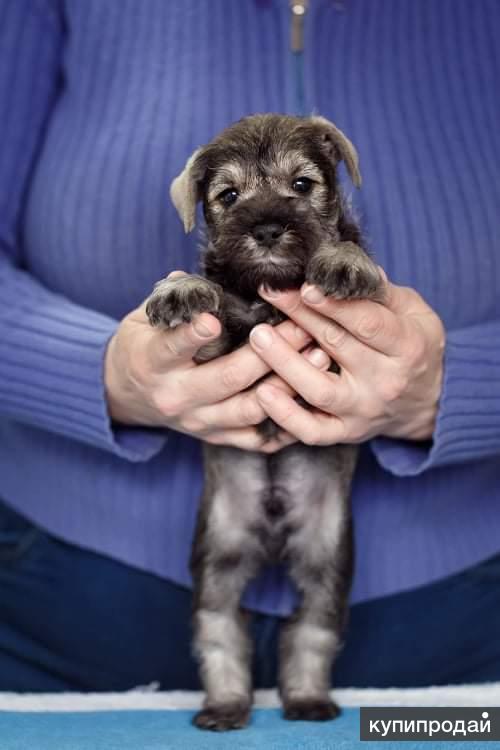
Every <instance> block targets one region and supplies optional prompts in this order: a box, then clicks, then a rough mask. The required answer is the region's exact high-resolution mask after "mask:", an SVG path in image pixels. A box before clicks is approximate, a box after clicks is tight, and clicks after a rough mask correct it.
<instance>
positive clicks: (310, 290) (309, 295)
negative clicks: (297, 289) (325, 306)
mask: <svg viewBox="0 0 500 750" xmlns="http://www.w3.org/2000/svg"><path fill="white" fill-rule="evenodd" d="M302 299H305V300H306V302H311V303H312V304H313V305H318V304H319V303H320V302H323V300H324V299H325V295H324V294H323V292H322V291H321V289H318V287H317V286H305V287H303V288H302Z"/></svg>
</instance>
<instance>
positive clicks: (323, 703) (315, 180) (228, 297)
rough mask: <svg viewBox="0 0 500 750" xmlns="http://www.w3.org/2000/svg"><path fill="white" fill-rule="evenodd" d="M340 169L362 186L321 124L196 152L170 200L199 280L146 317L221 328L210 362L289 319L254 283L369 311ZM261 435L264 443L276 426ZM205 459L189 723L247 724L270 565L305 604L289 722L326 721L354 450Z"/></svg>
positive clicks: (163, 292) (294, 645) (289, 667)
mask: <svg viewBox="0 0 500 750" xmlns="http://www.w3.org/2000/svg"><path fill="white" fill-rule="evenodd" d="M341 160H343V161H344V162H345V165H346V167H347V170H348V172H349V175H350V177H351V179H352V180H353V182H354V184H355V185H356V186H359V185H360V183H361V177H360V173H359V169H358V159H357V154H356V151H355V149H354V147H353V145H352V143H351V142H350V141H349V140H348V139H347V138H346V137H345V135H344V134H343V133H342V132H341V131H340V130H339V129H338V128H336V127H335V126H334V125H333V124H332V123H331V122H328V121H327V120H325V119H324V118H322V117H310V118H298V117H288V116H282V115H273V114H270V115H255V116H252V117H247V118H245V119H243V120H240V121H239V122H237V123H236V124H234V125H232V126H231V127H229V128H227V129H226V130H224V131H223V132H222V133H221V134H220V135H219V136H218V137H217V138H215V140H213V141H212V142H211V143H209V144H208V145H207V146H205V147H203V148H200V149H198V150H197V151H196V152H195V153H194V154H193V155H192V156H191V158H190V159H189V160H188V162H187V164H186V167H185V169H184V171H183V172H182V173H181V174H180V175H179V176H178V177H177V178H176V179H175V180H174V182H173V183H172V188H171V195H172V199H173V201H174V204H175V206H176V208H177V210H178V211H179V214H180V216H181V218H182V219H183V221H184V227H185V229H186V231H187V232H189V231H191V230H192V229H193V227H194V223H195V212H196V204H197V203H198V201H203V209H204V214H205V219H206V225H207V229H206V235H207V241H206V248H205V251H204V256H203V268H204V276H198V275H189V276H184V277H181V278H175V279H171V280H169V279H165V280H163V281H161V282H159V283H158V284H157V285H156V287H155V289H154V291H153V293H152V295H151V297H150V298H149V301H148V304H147V313H148V316H149V319H150V321H151V323H152V324H153V325H155V326H156V325H161V326H169V327H173V326H176V325H178V324H179V323H181V322H183V321H190V320H192V319H193V317H195V316H196V315H198V314H199V313H201V312H209V313H212V314H213V315H215V316H217V317H218V318H219V320H220V321H221V324H222V333H221V336H220V337H219V338H218V339H217V340H216V341H215V342H213V343H210V344H209V345H207V346H205V347H203V348H202V349H201V350H200V351H199V352H198V354H197V358H196V359H197V361H198V362H203V361H207V360H209V359H212V358H214V357H217V356H219V355H221V354H225V353H227V352H229V351H231V350H233V349H235V348H236V347H238V346H240V345H241V344H242V343H244V342H245V341H246V339H247V336H248V334H249V332H250V330H251V329H252V327H253V326H255V325H256V324H257V323H262V322H269V323H272V324H276V323H278V322H279V321H280V320H283V316H282V314H281V313H279V312H278V311H277V310H276V309H275V308H273V307H272V306H271V305H269V304H268V303H266V302H264V301H263V300H262V298H261V297H259V294H258V288H259V286H260V285H261V284H266V285H267V286H269V287H271V288H276V289H292V288H298V287H300V285H301V284H302V283H303V282H304V281H308V282H310V283H312V284H316V285H317V286H319V287H320V288H321V289H322V290H323V291H324V292H325V294H327V295H331V296H333V297H335V298H336V299H351V298H372V299H375V298H377V297H378V295H379V291H380V276H379V273H378V270H377V267H376V265H375V264H374V262H373V261H372V260H371V259H370V258H369V257H368V255H367V254H366V253H365V251H364V250H363V249H362V248H361V245H360V241H361V240H360V232H359V230H358V228H357V226H356V225H355V224H354V223H353V222H352V220H351V219H350V218H349V217H348V215H347V212H346V208H345V204H344V200H343V198H342V194H341V191H340V188H339V185H338V181H337V174H336V170H337V164H338V162H339V161H341ZM337 372H338V369H337ZM260 428H261V434H262V439H263V441H265V439H266V437H268V436H269V435H270V434H272V432H273V424H272V423H271V422H270V420H267V421H266V423H264V424H263V425H261V426H260ZM204 451H205V453H204V455H205V476H206V481H205V488H204V493H203V498H202V502H201V506H200V510H199V516H198V527H197V532H196V537H195V540H194V544H193V551H192V559H191V569H192V574H193V579H194V627H195V649H196V654H197V656H198V659H199V661H200V664H201V677H202V682H203V685H204V687H205V690H206V700H205V703H204V707H203V709H202V710H201V711H200V712H199V713H198V714H197V715H196V717H195V719H194V721H195V724H196V725H197V726H198V727H201V728H205V729H213V730H226V729H236V728H239V727H243V726H244V725H245V724H246V723H247V722H248V719H249V715H250V709H251V703H252V686H251V653H252V650H251V643H250V639H249V635H248V632H247V628H246V622H245V616H244V614H243V612H242V610H241V609H240V598H241V595H242V592H243V590H244V588H245V586H246V584H247V583H248V581H249V580H250V579H251V578H253V577H254V576H255V575H256V574H257V572H258V571H259V569H260V568H261V567H262V566H263V565H264V564H268V563H271V564H272V563H277V562H286V563H287V565H288V569H289V573H290V576H291V577H292V579H293V581H294V583H295V585H296V588H297V590H298V592H299V593H300V595H301V603H300V605H299V607H298V609H297V611H296V612H295V613H294V615H293V616H292V617H291V618H289V620H288V621H287V622H286V624H285V625H284V626H283V629H282V633H281V639H280V673H279V688H280V693H281V697H282V701H283V705H284V714H285V717H286V718H288V719H308V720H326V719H332V718H334V717H335V716H336V715H337V714H338V713H339V709H338V706H337V705H336V704H335V703H334V702H333V701H332V700H331V699H330V696H329V688H330V680H331V667H332V663H333V660H334V657H335V655H336V653H337V651H338V649H339V647H340V643H341V634H342V629H343V627H344V624H345V620H346V613H347V599H348V593H349V588H350V583H351V575H352V530H351V513H350V504H349V490H350V484H351V479H352V475H353V472H354V468H355V463H356V448H355V446H351V445H336V446H327V447H325V446H323V447H320V446H311V445H304V444H295V445H292V446H288V447H286V448H283V449H282V450H281V451H279V452H278V453H275V454H273V455H266V454H264V453H258V452H250V451H242V450H238V449H236V448H231V447H227V446H214V445H208V444H205V448H204Z"/></svg>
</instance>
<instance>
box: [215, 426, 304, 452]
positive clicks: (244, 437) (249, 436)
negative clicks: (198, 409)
mask: <svg viewBox="0 0 500 750" xmlns="http://www.w3.org/2000/svg"><path fill="white" fill-rule="evenodd" d="M204 441H205V442H206V443H210V444H212V445H231V446H233V447H235V448H240V449H241V450H245V451H258V452H260V453H275V452H276V451H278V450H281V448H284V447H285V446H286V445H291V444H292V443H296V442H297V439H296V438H295V437H293V435H289V434H288V433H286V432H284V431H282V432H280V433H279V434H278V435H276V437H273V438H271V439H270V440H267V439H266V437H265V436H263V435H260V434H259V433H258V432H257V431H256V430H255V428H250V427H248V428H241V429H238V430H227V431H226V430H222V431H220V432H214V433H212V434H211V435H207V436H206V437H205V438H204Z"/></svg>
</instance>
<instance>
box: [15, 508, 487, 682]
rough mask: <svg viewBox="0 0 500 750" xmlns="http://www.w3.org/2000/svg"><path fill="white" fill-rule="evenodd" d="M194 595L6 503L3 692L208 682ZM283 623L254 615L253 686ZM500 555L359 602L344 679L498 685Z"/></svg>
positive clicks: (339, 672)
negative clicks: (193, 643) (193, 625)
mask: <svg viewBox="0 0 500 750" xmlns="http://www.w3.org/2000/svg"><path fill="white" fill-rule="evenodd" d="M190 606H191V596H190V592H189V591H187V590H186V589H184V588H182V587H180V586H176V585H175V584H173V583H170V582H168V581H165V580H163V579H161V578H158V577H157V576H154V575H151V574H148V573H143V572H141V571H139V570H136V569H134V568H131V567H128V566H127V565H123V564H121V563H118V562H115V561H113V560H110V559H108V558H106V557H103V556H101V555H98V554H94V553H92V552H89V551H87V550H83V549H80V548H79V547H76V546H73V545H70V544H66V543H65V542H62V541H60V540H59V539H56V538H54V537H53V536H51V535H49V534H47V533H45V532H44V531H42V530H40V529H38V528H36V527H34V526H33V525H32V524H31V523H30V522H29V521H27V520H26V519H24V518H22V517H21V516H19V515H18V514H17V513H15V512H13V511H12V510H10V509H9V508H8V507H7V506H6V505H5V504H2V503H0V690H13V691H35V692H36V691H59V690H81V691H93V690H95V691H107V690H126V689H129V688H132V687H134V686H136V685H145V684H149V683H151V682H153V681H157V682H159V684H160V686H161V688H162V689H164V690H173V689H199V688H200V684H199V681H198V675H197V668H196V664H195V662H194V660H193V658H192V655H191V650H190V639H191V633H190ZM279 626H280V620H279V618H276V617H269V616H267V615H260V614H259V615H256V616H255V617H254V619H253V625H252V627H253V636H254V643H255V654H254V667H253V669H254V684H255V686H256V687H271V686H273V685H275V683H276V667H277V658H276V657H277V636H278V633H279ZM499 634H500V555H498V556H496V557H494V558H490V559H489V560H486V561H485V562H483V563H481V564H480V565H477V566H475V567H473V568H470V569H468V570H466V571H463V572H461V573H459V574H457V575H453V576H450V577H448V578H446V579H443V580H441V581H439V582H438V583H434V584H431V585H428V586H424V587H421V588H418V589H415V590H413V591H408V592H404V593H401V594H396V595H393V596H388V597H385V598H382V599H377V600H374V601H370V602H366V603H361V604H356V605H354V606H353V607H352V608H351V613H350V622H349V627H348V631H347V634H346V640H345V646H344V649H343V651H342V653H341V655H340V657H339V660H338V662H337V665H336V668H335V673H334V676H333V683H334V684H335V685H336V686H339V687H340V686H356V687H365V686H378V687H387V686H424V685H440V684H450V683H462V682H469V683H470V682H486V681H491V680H500V637H499Z"/></svg>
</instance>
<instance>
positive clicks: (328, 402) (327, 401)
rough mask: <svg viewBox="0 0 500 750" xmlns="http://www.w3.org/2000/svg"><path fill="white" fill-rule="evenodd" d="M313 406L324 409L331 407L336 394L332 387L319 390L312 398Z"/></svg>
mask: <svg viewBox="0 0 500 750" xmlns="http://www.w3.org/2000/svg"><path fill="white" fill-rule="evenodd" d="M312 402H313V406H315V407H316V408H318V409H321V410H323V411H326V410H328V409H330V408H331V407H332V406H333V402H334V394H333V389H332V388H325V387H323V389H320V390H318V392H317V394H315V396H314V397H313V399H312Z"/></svg>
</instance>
